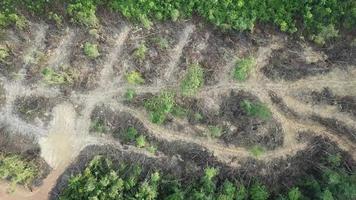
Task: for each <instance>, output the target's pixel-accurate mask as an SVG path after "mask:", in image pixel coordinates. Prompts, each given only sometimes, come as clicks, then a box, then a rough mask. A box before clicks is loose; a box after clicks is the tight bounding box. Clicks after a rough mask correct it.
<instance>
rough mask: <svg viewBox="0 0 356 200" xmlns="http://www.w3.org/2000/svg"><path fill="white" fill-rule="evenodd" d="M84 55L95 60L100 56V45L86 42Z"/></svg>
mask: <svg viewBox="0 0 356 200" xmlns="http://www.w3.org/2000/svg"><path fill="white" fill-rule="evenodd" d="M84 54H85V55H86V56H87V57H88V58H91V59H95V58H97V57H99V56H100V53H99V50H98V45H97V44H92V43H90V42H86V43H85V44H84Z"/></svg>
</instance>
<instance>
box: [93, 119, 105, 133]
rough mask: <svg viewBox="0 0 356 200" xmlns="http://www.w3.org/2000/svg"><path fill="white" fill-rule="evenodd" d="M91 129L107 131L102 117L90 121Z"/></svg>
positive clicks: (101, 131)
mask: <svg viewBox="0 0 356 200" xmlns="http://www.w3.org/2000/svg"><path fill="white" fill-rule="evenodd" d="M90 128H91V130H93V131H95V132H97V133H106V132H107V127H106V124H105V121H104V120H103V119H96V120H94V121H93V122H92V124H91V127H90Z"/></svg>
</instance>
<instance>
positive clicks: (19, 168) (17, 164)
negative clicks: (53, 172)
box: [0, 155, 38, 191]
mask: <svg viewBox="0 0 356 200" xmlns="http://www.w3.org/2000/svg"><path fill="white" fill-rule="evenodd" d="M37 175H38V170H37V167H36V165H35V164H34V163H33V162H31V161H28V160H25V159H24V158H22V157H21V156H19V155H0V178H1V179H3V180H8V181H10V182H11V188H10V191H13V190H14V189H15V186H16V185H17V184H22V185H24V186H26V187H29V186H30V184H31V183H32V181H33V180H34V179H35V178H36V176H37Z"/></svg>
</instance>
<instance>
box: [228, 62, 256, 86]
mask: <svg viewBox="0 0 356 200" xmlns="http://www.w3.org/2000/svg"><path fill="white" fill-rule="evenodd" d="M254 64H255V61H254V59H253V58H251V57H248V58H244V59H242V60H240V61H239V62H237V63H236V66H235V68H234V71H233V78H234V79H235V80H238V81H245V80H246V79H247V78H248V75H249V73H250V71H251V69H252V67H253V65H254Z"/></svg>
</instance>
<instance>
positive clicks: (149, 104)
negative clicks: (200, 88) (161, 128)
mask: <svg viewBox="0 0 356 200" xmlns="http://www.w3.org/2000/svg"><path fill="white" fill-rule="evenodd" d="M174 98H175V95H174V93H172V92H167V91H164V92H161V93H160V94H159V95H157V96H154V97H152V98H151V99H148V100H146V101H145V103H144V106H145V108H146V110H147V111H148V112H149V115H150V119H151V121H152V122H153V123H156V124H162V123H163V122H164V121H165V120H166V118H167V115H168V114H170V113H171V112H172V111H173V108H174V106H175V100H174Z"/></svg>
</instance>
